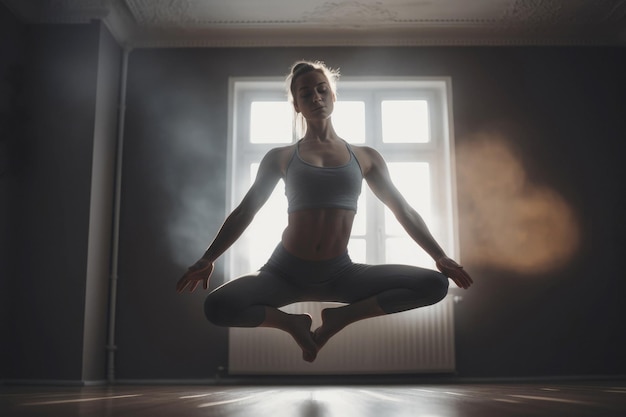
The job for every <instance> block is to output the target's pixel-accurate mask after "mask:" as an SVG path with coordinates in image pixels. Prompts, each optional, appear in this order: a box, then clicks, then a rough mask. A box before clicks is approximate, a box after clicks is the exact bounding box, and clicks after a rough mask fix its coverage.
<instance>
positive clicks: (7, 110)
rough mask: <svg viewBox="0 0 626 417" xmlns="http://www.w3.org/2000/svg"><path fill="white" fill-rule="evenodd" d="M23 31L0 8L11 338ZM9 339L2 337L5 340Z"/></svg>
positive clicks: (3, 311) (5, 271)
mask: <svg viewBox="0 0 626 417" xmlns="http://www.w3.org/2000/svg"><path fill="white" fill-rule="evenodd" d="M24 37H25V33H24V29H23V27H22V25H21V24H20V23H19V22H17V21H16V20H15V18H13V16H11V15H10V14H9V13H8V12H7V11H6V10H5V9H4V5H0V57H2V58H1V60H0V334H2V335H9V334H11V333H10V332H9V326H10V309H9V302H10V300H11V296H12V295H11V293H10V287H9V279H10V278H11V277H14V271H13V270H12V262H11V257H12V255H13V252H12V250H11V247H12V239H11V237H12V236H13V234H14V230H15V228H14V224H13V220H14V216H15V213H16V211H15V207H13V206H12V205H11V204H10V203H9V202H10V201H11V198H12V194H13V191H14V189H15V186H16V181H15V177H14V173H15V171H16V170H17V167H18V166H19V159H20V152H19V140H18V135H19V133H18V132H19V130H20V128H21V125H22V124H23V121H22V120H20V119H21V118H22V117H21V115H20V114H21V112H20V108H21V107H22V106H23V103H22V102H21V101H20V99H19V98H20V95H21V91H22V90H23V88H24V82H23V71H24V67H23V65H22V62H23V54H24ZM5 337H6V336H3V339H4V338H5ZM8 355H9V347H8V344H7V343H4V342H3V343H0V357H1V358H7V357H8ZM6 366H7V362H6V360H4V359H2V360H0V375H5V374H6Z"/></svg>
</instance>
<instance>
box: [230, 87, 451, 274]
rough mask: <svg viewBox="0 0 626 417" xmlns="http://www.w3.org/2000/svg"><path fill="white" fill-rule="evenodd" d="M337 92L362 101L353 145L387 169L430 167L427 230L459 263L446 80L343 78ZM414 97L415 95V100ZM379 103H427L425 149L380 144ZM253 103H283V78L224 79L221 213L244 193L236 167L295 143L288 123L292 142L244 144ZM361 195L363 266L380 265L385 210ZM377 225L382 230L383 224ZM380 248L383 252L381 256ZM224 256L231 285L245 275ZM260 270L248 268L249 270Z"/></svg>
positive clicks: (234, 258) (343, 97)
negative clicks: (361, 125) (360, 137)
mask: <svg viewBox="0 0 626 417" xmlns="http://www.w3.org/2000/svg"><path fill="white" fill-rule="evenodd" d="M338 87H339V88H338V93H337V100H338V101H341V100H346V101H353V100H362V101H365V111H366V119H365V122H366V127H365V135H366V137H365V143H364V144H361V143H358V144H356V145H366V146H371V147H373V148H375V149H376V150H378V151H379V152H380V153H381V154H382V155H383V156H384V158H385V160H386V161H387V163H393V162H416V161H428V163H429V164H430V167H431V168H430V170H431V185H430V186H431V190H432V191H431V198H432V202H431V204H432V208H431V212H432V213H433V219H431V222H430V223H429V224H428V226H429V228H430V229H431V231H433V233H434V234H435V237H436V238H437V240H438V241H439V243H440V244H441V246H442V247H443V249H444V250H445V251H446V253H447V254H448V255H449V256H450V257H452V258H455V259H460V253H459V239H458V211H457V210H458V209H457V195H456V172H455V155H454V129H453V124H452V120H453V113H452V80H451V78H450V77H447V76H436V77H411V76H409V77H385V76H381V77H342V79H341V80H340V82H339V85H338ZM409 87H410V88H409ZM416 92H418V93H417V94H416ZM383 97H384V98H385V99H392V100H393V99H412V100H414V99H421V98H424V99H426V100H427V101H428V102H429V122H430V137H431V140H430V141H429V142H426V143H406V144H405V143H392V144H390V143H385V142H383V138H382V127H381V126H382V122H380V123H378V122H377V121H376V119H375V118H377V119H378V120H380V119H381V106H380V103H381V102H382V99H383ZM255 100H261V101H272V100H276V101H286V100H287V95H286V92H285V84H284V78H281V77H231V78H230V79H229V120H228V138H229V140H228V157H227V170H228V175H227V179H228V180H227V187H226V192H227V196H226V197H227V198H226V211H227V212H228V213H229V212H231V211H232V210H233V209H234V208H235V207H236V206H237V204H239V202H240V201H241V198H242V197H243V193H245V190H240V188H246V187H238V186H237V183H236V181H237V177H238V175H240V174H238V173H237V171H238V170H237V169H236V166H237V165H239V166H244V165H240V164H246V165H245V166H249V165H250V164H251V163H255V162H257V163H258V162H260V160H261V157H262V156H263V155H264V154H265V153H267V152H268V151H269V150H270V149H272V148H274V147H277V146H285V145H289V144H291V143H294V142H295V141H296V140H297V137H296V133H295V122H294V123H293V127H294V129H292V138H291V142H285V143H267V144H259V143H251V142H250V141H249V140H247V138H246V135H249V131H250V104H251V103H252V102H253V101H255ZM368 112H369V113H368ZM368 114H373V115H374V117H370V118H368V117H367V115H368ZM409 154H413V155H416V154H419V155H420V156H419V158H415V157H413V158H410V160H407V155H409ZM248 174H249V173H248ZM246 190H247V188H246ZM435 190H440V191H441V192H436V191H435ZM363 191H364V193H366V208H365V209H366V211H367V213H368V216H367V218H366V222H367V224H366V231H367V235H366V248H367V258H368V262H370V263H385V255H384V247H385V244H384V238H385V236H383V233H381V231H380V228H381V226H380V225H381V223H380V222H381V221H382V222H384V210H385V208H384V205H383V204H382V203H381V202H380V201H378V200H377V199H376V198H375V197H374V196H373V194H372V193H371V191H370V190H369V188H368V187H366V186H364V187H363ZM437 213H439V214H437ZM285 216H287V213H285ZM382 224H383V225H384V223H382ZM276 243H278V242H276ZM376 246H378V248H377V247H376ZM379 248H382V251H381V250H379ZM417 250H420V249H417ZM225 256H226V269H225V273H226V276H227V277H228V278H227V279H233V278H235V275H239V274H240V273H241V272H244V271H236V268H235V267H234V264H235V263H236V262H238V259H237V256H235V254H234V253H233V251H232V250H229V251H227V253H226V254H225ZM260 266H261V265H257V266H253V268H256V267H260ZM424 266H425V267H430V266H434V262H433V263H432V265H424ZM245 272H252V271H245Z"/></svg>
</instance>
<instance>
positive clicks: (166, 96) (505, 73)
mask: <svg viewBox="0 0 626 417" xmlns="http://www.w3.org/2000/svg"><path fill="white" fill-rule="evenodd" d="M300 58H308V59H322V60H325V61H326V62H327V63H328V64H329V65H331V66H333V67H340V68H341V70H342V73H343V74H344V75H346V76H363V75H372V76H392V75H408V76H430V75H437V76H439V75H445V76H450V77H451V78H452V84H453V103H454V130H455V138H456V146H457V156H458V165H457V172H458V174H459V177H458V196H459V221H460V235H461V236H460V238H461V253H462V255H463V262H464V263H465V265H466V267H467V268H468V270H470V271H471V272H472V273H473V275H474V276H475V278H476V281H477V283H476V285H475V286H474V287H473V288H472V289H471V290H470V291H468V292H465V293H463V297H464V299H463V302H462V303H460V304H458V306H457V309H456V313H457V314H456V316H457V329H456V340H457V355H458V370H459V374H460V375H462V376H468V377H469V376H471V377H482V376H485V377H487V376H502V377H516V376H537V375H542V376H545V375H589V374H618V373H624V372H625V371H626V367H625V365H624V362H623V361H622V360H621V353H620V352H621V351H622V350H623V349H624V348H625V347H626V336H625V334H624V332H623V331H622V328H623V324H624V323H623V317H626V308H625V307H624V303H621V302H620V300H619V297H621V294H622V293H623V291H624V289H625V284H624V280H623V279H622V276H623V273H622V272H621V269H620V267H619V262H618V257H619V255H618V254H619V253H620V251H621V250H623V249H624V238H623V235H624V234H623V231H624V221H623V220H622V218H621V217H622V214H623V212H624V195H623V192H621V191H620V190H622V188H623V187H621V185H620V180H619V178H620V177H621V175H620V174H623V173H624V167H623V164H622V163H621V156H620V155H621V154H622V153H623V150H624V145H623V140H624V133H625V132H626V127H625V125H624V120H626V117H624V116H625V114H624V109H625V108H626V95H625V94H624V93H625V92H626V90H625V81H624V78H623V76H622V74H623V73H624V71H625V70H626V53H625V51H624V49H619V48H305V49H301V48H258V49H243V48H242V49H161V50H135V51H133V52H132V53H131V55H130V65H129V80H128V85H129V90H128V96H127V105H128V108H127V114H126V117H127V119H126V121H127V123H126V139H125V140H126V145H125V149H124V182H123V200H122V203H123V210H122V240H121V260H120V261H121V264H120V299H119V311H118V313H119V316H118V320H119V322H118V323H119V324H118V342H119V352H118V377H119V378H122V379H134V378H139V379H141V378H207V377H212V375H213V373H214V372H215V369H216V368H217V367H218V366H223V365H226V364H227V333H226V331H225V330H224V329H220V328H217V327H214V326H212V325H210V324H208V323H207V322H206V321H205V320H204V318H203V315H202V303H203V299H204V294H203V293H202V292H200V293H195V294H192V295H189V294H185V295H176V294H175V293H174V284H175V282H176V280H177V279H178V277H179V276H180V274H181V273H182V272H183V271H184V268H185V267H186V266H187V264H189V263H191V262H193V261H194V260H195V259H196V257H198V256H199V255H200V254H201V252H202V251H203V249H204V247H205V245H206V244H208V243H209V241H210V240H211V239H212V237H213V236H214V234H215V233H216V231H217V229H218V228H219V226H220V225H221V222H222V221H223V219H224V216H225V214H226V213H224V207H225V187H226V183H225V178H224V175H225V172H226V160H225V155H226V149H227V143H226V140H227V139H226V138H227V137H228V132H227V108H228V91H227V87H228V77H229V76H257V75H260V76H269V75H271V76H282V75H284V74H285V73H286V71H287V70H288V68H289V66H290V64H292V63H293V61H295V60H296V59H300ZM496 139H497V140H496ZM490 141H491V142H490ZM486 143H493V144H495V145H498V146H500V148H498V147H497V146H496V147H492V148H489V147H486V145H485V144H486ZM494 149H495V150H494ZM498 149H500V150H502V149H505V150H506V153H504V154H502V153H498V152H496V151H497V150H498ZM503 156H505V157H507V158H511V161H513V162H514V165H515V166H516V167H517V169H518V171H519V172H523V174H524V175H523V176H522V177H520V174H519V172H517V173H515V172H512V171H511V169H510V168H511V167H510V165H511V164H510V163H509V162H508V160H507V159H503ZM484 167H489V170H487V171H485V169H486V168H484ZM477 168H481V169H482V170H483V171H482V172H476V169H477ZM515 175H517V177H515ZM508 176H513V177H515V178H513V181H512V183H511V184H512V185H513V186H514V187H509V185H508V184H507V183H506V182H502V183H500V188H497V187H496V188H494V189H493V190H490V189H488V188H487V187H488V186H490V184H489V182H490V181H491V180H492V179H498V178H503V179H504V180H506V178H508ZM512 188H515V190H514V192H515V193H516V194H515V195H514V196H513V197H514V198H513V197H512V194H511V193H512V192H513V191H511V189H512ZM494 217H495V218H498V219H501V220H500V221H501V224H500V226H501V227H500V228H499V227H497V225H496V226H494V224H493V221H492V220H491V219H493V218H494ZM489 222H491V223H489ZM486 224H487V225H490V226H489V227H490V228H491V229H490V233H491V235H485V234H484V229H485V227H486ZM526 233H528V234H532V236H525V234H526ZM489 240H492V242H491V243H490V242H488V241H489ZM507 244H508V249H507V251H504V250H503V249H502V248H501V247H502V246H507ZM499 247H500V249H499ZM498 250H499V251H500V252H498ZM223 280H224V277H223V267H222V265H218V268H217V271H216V274H215V276H214V278H213V281H212V284H211V287H215V286H217V285H219V284H220V283H222V282H223Z"/></svg>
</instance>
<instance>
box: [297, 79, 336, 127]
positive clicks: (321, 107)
mask: <svg viewBox="0 0 626 417" xmlns="http://www.w3.org/2000/svg"><path fill="white" fill-rule="evenodd" d="M293 94H294V103H293V104H294V108H295V109H296V112H298V113H302V116H303V117H304V118H305V119H306V120H323V119H328V118H329V117H330V116H331V114H332V113H333V110H334V108H335V105H334V103H335V93H334V92H333V90H332V88H331V86H330V83H329V82H328V79H326V76H325V75H324V74H323V73H322V72H320V71H311V72H308V73H306V74H303V75H301V76H299V77H298V78H296V80H295V82H294V89H293Z"/></svg>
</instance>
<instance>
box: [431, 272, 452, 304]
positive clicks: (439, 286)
mask: <svg viewBox="0 0 626 417" xmlns="http://www.w3.org/2000/svg"><path fill="white" fill-rule="evenodd" d="M432 281H433V284H432V294H433V299H434V301H433V303H437V302H439V301H441V300H443V299H444V298H445V297H446V295H448V289H449V287H450V282H449V281H448V277H446V276H445V275H444V274H442V273H440V272H435V273H434V277H433V280H432Z"/></svg>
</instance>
